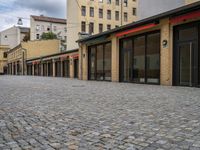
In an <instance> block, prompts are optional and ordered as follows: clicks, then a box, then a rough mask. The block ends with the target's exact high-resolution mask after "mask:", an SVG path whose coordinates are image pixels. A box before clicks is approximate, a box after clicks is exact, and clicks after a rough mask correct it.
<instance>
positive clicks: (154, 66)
mask: <svg viewBox="0 0 200 150" xmlns="http://www.w3.org/2000/svg"><path fill="white" fill-rule="evenodd" d="M120 51H121V55H120V57H121V59H120V60H121V64H122V65H120V67H121V69H120V70H121V74H120V79H121V81H123V82H135V83H151V84H159V83H160V33H159V32H152V33H147V34H143V35H139V36H134V37H130V38H128V39H123V40H122V41H121V50H120Z"/></svg>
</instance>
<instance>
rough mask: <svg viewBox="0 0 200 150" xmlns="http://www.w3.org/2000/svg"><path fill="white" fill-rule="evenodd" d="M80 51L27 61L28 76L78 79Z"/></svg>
mask: <svg viewBox="0 0 200 150" xmlns="http://www.w3.org/2000/svg"><path fill="white" fill-rule="evenodd" d="M78 59H79V55H78V50H74V51H72V52H64V53H58V54H55V55H50V56H45V57H43V58H35V59H31V60H27V61H26V63H27V75H34V76H48V77H70V78H78V70H79V64H78V63H79V62H78Z"/></svg>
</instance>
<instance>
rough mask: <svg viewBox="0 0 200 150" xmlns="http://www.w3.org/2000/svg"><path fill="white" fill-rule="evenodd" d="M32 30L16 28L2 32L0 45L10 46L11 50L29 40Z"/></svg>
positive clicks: (0, 33)
mask: <svg viewBox="0 0 200 150" xmlns="http://www.w3.org/2000/svg"><path fill="white" fill-rule="evenodd" d="M29 34H30V29H29V28H26V27H18V26H14V27H11V28H9V29H6V30H4V31H2V32H0V45H8V46H9V48H10V49H12V48H14V47H16V46H17V45H19V44H20V43H21V42H22V41H23V40H26V39H29ZM25 37H26V39H24V38H25Z"/></svg>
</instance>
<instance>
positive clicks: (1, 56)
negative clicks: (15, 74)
mask: <svg viewBox="0 0 200 150" xmlns="http://www.w3.org/2000/svg"><path fill="white" fill-rule="evenodd" d="M8 49H9V47H8V46H6V45H0V75H1V74H6V73H7V50H8Z"/></svg>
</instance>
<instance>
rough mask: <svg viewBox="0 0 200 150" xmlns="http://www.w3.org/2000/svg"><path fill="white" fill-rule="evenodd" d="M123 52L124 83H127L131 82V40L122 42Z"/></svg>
mask: <svg viewBox="0 0 200 150" xmlns="http://www.w3.org/2000/svg"><path fill="white" fill-rule="evenodd" d="M123 50H124V57H123V60H124V64H123V68H124V81H126V82H129V81H131V66H132V61H131V51H132V50H133V43H132V40H124V42H123Z"/></svg>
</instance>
